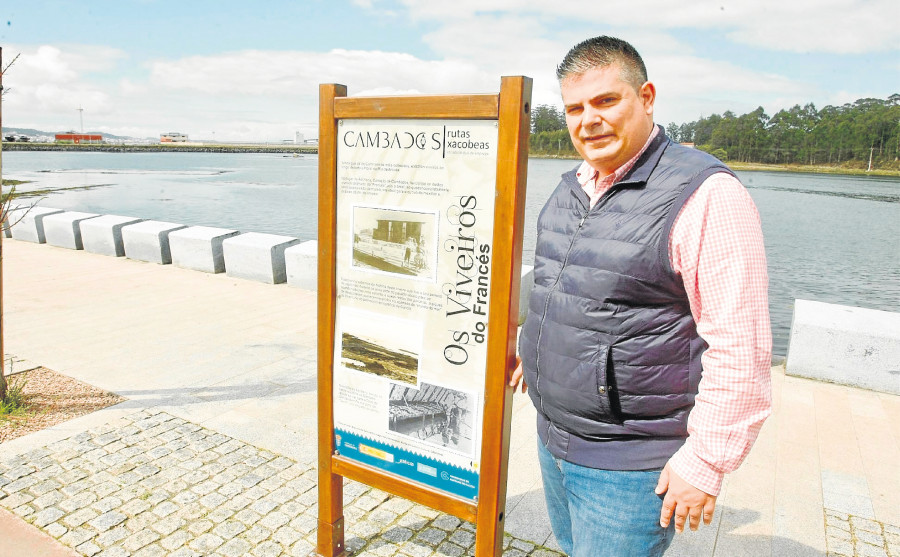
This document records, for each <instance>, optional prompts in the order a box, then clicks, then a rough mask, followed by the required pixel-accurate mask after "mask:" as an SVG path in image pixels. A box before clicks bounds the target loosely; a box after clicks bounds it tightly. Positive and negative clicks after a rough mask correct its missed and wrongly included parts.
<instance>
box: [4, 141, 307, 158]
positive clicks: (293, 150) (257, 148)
mask: <svg viewBox="0 0 900 557" xmlns="http://www.w3.org/2000/svg"><path fill="white" fill-rule="evenodd" d="M3 150H4V151H85V152H106V153H171V152H182V153H289V154H298V155H300V154H303V155H315V154H318V152H319V148H318V147H316V146H312V145H222V144H209V145H203V144H191V145H175V144H171V145H162V144H156V143H154V144H148V145H115V144H109V143H99V144H97V143H95V144H84V145H75V144H66V145H60V144H56V143H20V142H10V143H7V142H5V141H4V142H3Z"/></svg>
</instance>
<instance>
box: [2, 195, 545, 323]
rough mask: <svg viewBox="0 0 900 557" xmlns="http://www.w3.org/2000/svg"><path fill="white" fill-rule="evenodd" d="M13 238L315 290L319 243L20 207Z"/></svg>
mask: <svg viewBox="0 0 900 557" xmlns="http://www.w3.org/2000/svg"><path fill="white" fill-rule="evenodd" d="M8 222H9V223H11V224H12V226H11V227H10V226H6V224H5V223H4V226H3V229H4V233H5V234H6V236H7V237H11V238H14V239H17V240H24V241H27V242H36V243H40V244H43V243H47V244H50V245H53V246H58V247H62V248H69V249H76V250H80V249H83V250H84V251H87V252H91V253H99V254H101V255H109V256H114V257H122V256H125V257H128V258H129V259H136V260H138V261H147V262H151V263H159V264H169V263H171V264H174V265H175V266H176V267H182V268H185V269H193V270H195V271H204V272H207V273H221V272H224V273H225V274H226V275H228V276H230V277H236V278H242V279H250V280H255V281H259V282H265V283H269V284H279V283H283V282H287V283H288V285H290V286H296V287H298V288H305V289H307V290H315V289H316V284H317V281H318V276H317V269H318V242H316V241H315V240H311V241H307V242H301V241H300V240H298V239H297V238H291V237H289V236H279V235H276V234H262V233H258V232H246V233H243V234H242V233H240V232H238V231H237V230H228V229H225V228H214V227H209V226H185V225H182V224H175V223H171V222H162V221H154V220H144V219H139V218H133V217H122V216H117V215H98V214H94V213H80V212H76V211H63V210H62V209H51V208H49V207H17V208H14V209H12V210H11V211H10V212H9V216H8ZM532 272H533V267H531V266H528V265H523V266H522V281H521V289H520V293H519V296H520V300H521V303H520V304H519V323H520V324H521V323H523V322H524V321H525V315H526V313H527V309H528V303H527V300H528V296H529V295H530V294H531V288H532V286H533V283H534V279H533V275H532Z"/></svg>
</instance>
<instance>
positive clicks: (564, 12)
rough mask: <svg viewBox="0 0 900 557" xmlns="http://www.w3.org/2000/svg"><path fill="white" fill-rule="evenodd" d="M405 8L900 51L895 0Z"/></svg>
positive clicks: (475, 2) (478, 2)
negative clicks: (720, 33) (694, 30)
mask: <svg viewBox="0 0 900 557" xmlns="http://www.w3.org/2000/svg"><path fill="white" fill-rule="evenodd" d="M371 3H372V4H378V3H379V0H372V2H371ZM402 4H403V5H405V6H406V8H407V10H408V13H409V17H410V18H411V19H413V20H428V21H441V22H445V24H446V25H450V26H453V25H456V24H458V23H459V22H463V21H470V22H471V21H475V20H477V19H479V18H483V17H492V16H497V15H498V14H504V15H506V16H509V15H512V14H516V16H517V17H536V18H539V19H540V20H541V21H545V22H548V28H565V27H566V26H570V27H571V26H572V25H573V24H577V23H590V24H594V25H596V26H599V27H601V28H602V27H610V26H613V27H615V28H618V29H623V30H631V31H634V30H639V29H650V30H657V31H658V30H674V29H682V30H687V29H696V30H700V31H704V30H706V31H722V32H725V33H726V36H727V37H728V38H729V39H731V40H733V41H735V42H738V43H740V44H745V45H749V46H752V47H755V48H763V49H767V50H772V51H789V52H824V53H866V52H881V51H889V50H896V49H897V48H898V47H900V26H898V25H897V24H896V22H897V20H898V17H900V10H898V8H897V5H896V0H792V1H784V0H755V1H753V2H742V1H736V0H693V1H691V2H672V1H671V0H607V1H605V2H603V3H601V4H597V3H594V4H586V3H585V2H583V1H582V0H555V1H554V2H547V1H546V0H456V1H454V2H433V1H432V0H402ZM623 36H630V35H627V34H623Z"/></svg>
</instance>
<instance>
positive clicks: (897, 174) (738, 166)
mask: <svg viewBox="0 0 900 557" xmlns="http://www.w3.org/2000/svg"><path fill="white" fill-rule="evenodd" d="M528 158H530V159H554V160H572V161H579V160H581V159H580V158H578V157H576V156H559V157H557V156H551V155H529V156H528ZM725 164H726V165H728V168H730V169H732V170H737V171H740V172H793V173H800V174H835V175H842V176H886V177H888V178H900V170H890V169H874V170H872V171H871V172H869V171H866V170H864V169H862V168H847V167H843V166H826V165H819V164H813V165H809V164H807V165H802V164H769V163H762V162H727V161H725Z"/></svg>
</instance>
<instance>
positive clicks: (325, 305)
mask: <svg viewBox="0 0 900 557" xmlns="http://www.w3.org/2000/svg"><path fill="white" fill-rule="evenodd" d="M346 96H347V87H346V86H344V85H337V84H323V85H320V86H319V243H318V249H319V254H318V257H319V277H318V322H319V327H318V328H319V336H318V364H319V368H318V373H319V381H318V412H319V427H318V431H319V532H318V543H317V547H316V551H317V552H318V554H319V555H322V556H323V557H342V556H344V555H346V550H345V547H344V516H343V513H344V490H343V478H341V476H338V475H336V474H334V472H333V470H332V466H331V462H332V459H331V456H332V454H333V453H334V413H333V401H332V365H333V364H334V311H335V297H336V288H335V284H334V276H335V259H334V253H335V242H336V235H335V230H336V225H337V223H336V214H335V213H336V207H335V203H336V201H337V190H336V187H335V186H336V177H337V144H336V142H335V138H336V137H337V131H336V126H337V122H336V121H335V118H334V100H335V98H337V97H346ZM329 193H330V194H329Z"/></svg>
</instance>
